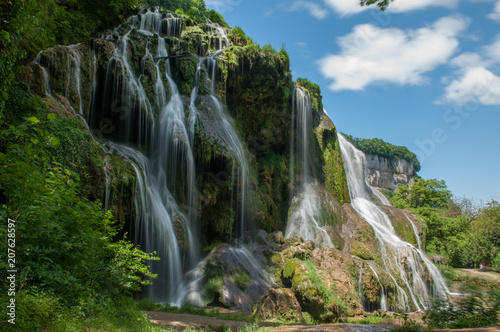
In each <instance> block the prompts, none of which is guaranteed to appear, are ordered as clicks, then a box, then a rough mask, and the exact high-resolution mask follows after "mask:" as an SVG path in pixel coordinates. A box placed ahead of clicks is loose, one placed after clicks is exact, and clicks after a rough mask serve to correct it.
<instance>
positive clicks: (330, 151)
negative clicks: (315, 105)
mask: <svg viewBox="0 0 500 332" xmlns="http://www.w3.org/2000/svg"><path fill="white" fill-rule="evenodd" d="M322 121H323V122H325V123H328V122H330V121H329V119H328V118H327V116H326V115H323V119H322ZM329 125H330V128H329V129H327V128H325V127H324V126H318V127H317V128H316V129H315V134H316V138H317V139H318V142H319V146H320V149H321V153H322V155H323V160H324V163H323V172H324V174H325V188H326V189H327V190H328V191H329V192H330V193H331V194H332V195H333V196H334V197H335V198H336V199H337V200H338V201H339V202H340V204H344V203H349V202H350V198H349V188H348V186H347V178H346V174H345V169H344V163H343V160H342V154H341V152H340V144H339V140H338V137H337V130H336V128H335V126H334V125H333V123H331V122H330V123H329Z"/></svg>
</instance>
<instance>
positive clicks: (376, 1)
mask: <svg viewBox="0 0 500 332" xmlns="http://www.w3.org/2000/svg"><path fill="white" fill-rule="evenodd" d="M393 1H394V0H360V2H359V4H360V5H361V6H371V5H376V6H378V8H380V10H386V9H387V6H389V4H390V3H391V2H393Z"/></svg>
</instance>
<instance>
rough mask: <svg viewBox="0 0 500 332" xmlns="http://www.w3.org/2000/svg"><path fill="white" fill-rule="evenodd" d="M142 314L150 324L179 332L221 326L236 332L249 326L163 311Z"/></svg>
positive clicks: (232, 321) (237, 322)
mask: <svg viewBox="0 0 500 332" xmlns="http://www.w3.org/2000/svg"><path fill="white" fill-rule="evenodd" d="M144 313H145V314H147V315H148V316H149V317H150V321H151V323H153V324H155V325H159V326H164V327H168V328H175V329H177V331H180V332H181V331H184V329H186V328H188V327H189V328H191V329H207V330H210V329H212V330H213V329H215V328H217V327H219V326H222V325H224V326H225V327H230V328H231V330H233V331H236V330H238V329H240V328H244V327H245V326H246V325H251V324H250V323H245V322H240V321H234V320H224V319H219V318H215V317H206V316H196V315H189V314H177V313H171V312H163V311H145V312H144Z"/></svg>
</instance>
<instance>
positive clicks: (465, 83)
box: [443, 67, 500, 105]
mask: <svg viewBox="0 0 500 332" xmlns="http://www.w3.org/2000/svg"><path fill="white" fill-rule="evenodd" d="M443 101H445V102H450V103H455V104H459V105H462V104H465V103H470V102H478V103H480V104H483V105H499V104H500V77H499V76H497V75H495V74H493V73H492V72H491V71H489V70H488V69H486V68H484V67H470V68H466V69H465V70H464V73H463V75H461V77H459V78H458V79H456V80H454V81H452V82H451V83H450V84H449V85H448V86H447V87H446V88H445V94H444V96H443Z"/></svg>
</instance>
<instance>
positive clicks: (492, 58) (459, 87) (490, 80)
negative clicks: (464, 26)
mask: <svg viewBox="0 0 500 332" xmlns="http://www.w3.org/2000/svg"><path fill="white" fill-rule="evenodd" d="M481 54H482V55H483V56H481V55H479V54H478V53H472V52H465V53H463V54H460V55H459V56H457V57H455V58H453V59H451V60H450V65H452V66H453V67H455V68H456V69H455V72H454V73H453V75H452V77H453V76H454V78H453V79H449V80H447V81H445V83H447V86H446V88H445V93H444V95H443V96H442V97H441V100H439V101H438V102H437V103H443V102H445V103H455V104H465V103H471V102H474V103H479V104H482V105H500V77H499V76H497V75H496V74H495V73H493V72H492V71H491V70H490V69H488V68H491V67H495V65H496V64H498V63H499V62H500V35H498V36H497V38H496V39H495V41H494V42H493V43H492V44H491V45H487V46H485V47H483V48H482V53H481Z"/></svg>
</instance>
